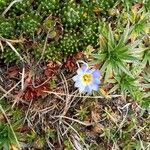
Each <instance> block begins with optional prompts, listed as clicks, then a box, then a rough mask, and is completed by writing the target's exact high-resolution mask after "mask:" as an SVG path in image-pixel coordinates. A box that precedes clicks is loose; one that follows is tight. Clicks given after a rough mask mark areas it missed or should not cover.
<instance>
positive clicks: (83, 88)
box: [79, 85, 85, 93]
mask: <svg viewBox="0 0 150 150" xmlns="http://www.w3.org/2000/svg"><path fill="white" fill-rule="evenodd" d="M79 92H80V93H83V92H85V86H84V85H82V86H80V87H79Z"/></svg>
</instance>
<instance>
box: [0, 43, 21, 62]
mask: <svg viewBox="0 0 150 150" xmlns="http://www.w3.org/2000/svg"><path fill="white" fill-rule="evenodd" d="M16 50H17V51H18V52H19V53H20V52H21V49H20V48H19V47H17V48H16ZM1 53H2V54H1V56H0V58H1V59H4V61H5V63H10V62H14V61H17V60H19V57H18V56H17V55H16V53H15V52H14V51H13V50H12V49H11V48H10V47H9V46H6V47H4V51H3V52H1Z"/></svg>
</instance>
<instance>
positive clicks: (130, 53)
mask: <svg viewBox="0 0 150 150" xmlns="http://www.w3.org/2000/svg"><path fill="white" fill-rule="evenodd" d="M105 31H107V30H105ZM131 31H132V27H130V26H129V24H127V26H126V28H125V29H124V32H123V33H122V35H117V36H116V33H115V32H113V31H112V28H111V26H110V25H109V30H108V33H107V34H106V33H105V34H103V32H102V33H101V34H100V35H99V45H100V46H99V48H98V49H97V51H94V53H93V54H92V56H93V57H94V59H95V60H94V63H96V64H100V65H101V71H102V72H103V74H105V75H104V76H105V80H104V82H106V81H107V79H109V78H111V77H112V76H113V74H114V72H118V73H119V72H124V73H125V74H127V75H129V76H130V77H133V75H132V73H131V72H130V71H129V69H130V68H129V66H131V65H132V63H134V62H135V63H138V62H139V59H140V56H139V53H140V48H139V47H138V46H139V44H140V43H141V40H136V41H134V42H130V39H129V35H130V33H131ZM133 78H134V77H133Z"/></svg>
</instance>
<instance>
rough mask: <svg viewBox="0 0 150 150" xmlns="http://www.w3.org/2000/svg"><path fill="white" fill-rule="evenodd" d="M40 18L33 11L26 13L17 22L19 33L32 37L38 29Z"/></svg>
mask: <svg viewBox="0 0 150 150" xmlns="http://www.w3.org/2000/svg"><path fill="white" fill-rule="evenodd" d="M41 21H42V17H41V16H40V15H39V14H38V13H37V12H35V11H33V12H31V13H26V14H24V15H23V16H21V17H20V18H19V20H18V24H17V25H18V30H19V32H20V33H25V34H26V35H30V36H33V35H34V34H35V33H36V32H37V30H38V28H39V27H40V24H41Z"/></svg>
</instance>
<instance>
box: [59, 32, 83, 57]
mask: <svg viewBox="0 0 150 150" xmlns="http://www.w3.org/2000/svg"><path fill="white" fill-rule="evenodd" d="M59 47H60V49H61V50H62V51H63V53H64V54H65V55H68V54H70V53H73V52H75V51H77V50H81V49H82V47H83V42H82V39H81V38H80V33H79V32H75V31H68V32H66V33H65V34H64V36H63V38H62V39H61V40H60V44H59Z"/></svg>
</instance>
